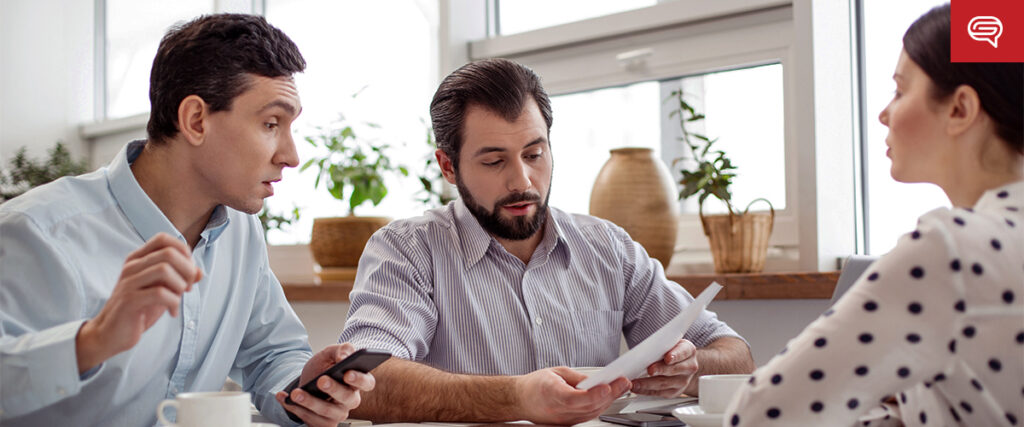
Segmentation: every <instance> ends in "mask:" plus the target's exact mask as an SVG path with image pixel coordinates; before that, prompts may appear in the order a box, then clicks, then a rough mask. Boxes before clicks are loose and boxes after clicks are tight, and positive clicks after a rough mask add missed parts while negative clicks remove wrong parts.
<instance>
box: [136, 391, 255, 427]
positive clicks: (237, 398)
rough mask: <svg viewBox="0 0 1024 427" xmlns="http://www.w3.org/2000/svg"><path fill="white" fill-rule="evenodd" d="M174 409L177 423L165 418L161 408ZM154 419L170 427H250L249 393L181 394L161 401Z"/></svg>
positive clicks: (212, 392) (213, 392)
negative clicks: (176, 414)
mask: <svg viewBox="0 0 1024 427" xmlns="http://www.w3.org/2000/svg"><path fill="white" fill-rule="evenodd" d="M169 406H170V407H174V408H175V409H176V410H177V412H178V416H177V420H178V422H177V423H172V422H171V421H170V420H168V419H167V418H164V409H165V408H167V407H169ZM156 417H157V418H159V419H160V422H161V423H164V424H166V425H168V426H172V427H178V426H180V427H249V426H250V425H251V420H252V415H251V414H250V413H249V393H243V392H238V391H211V392H197V393H180V394H178V395H177V396H175V398H174V399H167V400H164V401H163V402H160V405H159V406H157V408H156Z"/></svg>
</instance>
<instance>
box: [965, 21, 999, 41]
mask: <svg viewBox="0 0 1024 427" xmlns="http://www.w3.org/2000/svg"><path fill="white" fill-rule="evenodd" d="M967 34H968V35H970V36H971V38H972V39H975V40H977V41H984V42H989V43H990V44H991V45H992V47H995V48H998V47H999V36H1001V35H1003V21H1000V20H999V18H996V17H995V16H975V17H974V18H971V22H969V23H967Z"/></svg>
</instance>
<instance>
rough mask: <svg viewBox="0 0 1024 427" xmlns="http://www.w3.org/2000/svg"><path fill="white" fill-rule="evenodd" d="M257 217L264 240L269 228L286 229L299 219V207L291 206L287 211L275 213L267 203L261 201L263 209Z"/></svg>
mask: <svg viewBox="0 0 1024 427" xmlns="http://www.w3.org/2000/svg"><path fill="white" fill-rule="evenodd" d="M257 217H258V218H259V219H260V225H262V226H263V240H264V241H266V240H267V234H268V233H270V230H279V231H286V229H288V228H289V227H291V226H293V225H295V223H296V222H298V221H299V207H298V206H292V210H291V211H289V212H285V213H276V212H271V211H270V208H269V207H267V204H266V203H263V209H262V210H260V213H259V215H257Z"/></svg>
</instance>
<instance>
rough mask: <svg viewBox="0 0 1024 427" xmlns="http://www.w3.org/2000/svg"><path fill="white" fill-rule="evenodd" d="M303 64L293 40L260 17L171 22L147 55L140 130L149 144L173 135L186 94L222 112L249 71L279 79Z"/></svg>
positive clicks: (239, 90) (245, 83) (218, 16)
mask: <svg viewBox="0 0 1024 427" xmlns="http://www.w3.org/2000/svg"><path fill="white" fill-rule="evenodd" d="M305 68H306V60H305V59H303V58H302V54H301V53H299V48H298V47H296V46H295V43H294V42H292V40H291V39H289V38H288V36H286V35H285V34H284V33H283V32H282V31H281V30H279V29H277V28H275V27H274V26H272V25H270V24H269V23H267V21H266V20H265V19H263V17H261V16H254V15H242V14H228V13H224V14H216V15H207V16H202V17H199V18H197V19H195V20H193V21H191V22H188V23H185V24H183V25H180V26H176V27H174V28H172V29H171V30H170V31H169V32H168V33H167V34H166V35H165V36H164V38H163V40H161V41H160V47H159V48H158V49H157V52H156V58H154V59H153V70H152V72H151V73H150V76H149V102H150V115H149V124H148V125H146V132H147V133H148V134H149V139H150V140H151V141H154V142H160V141H164V140H166V139H168V138H171V137H173V136H174V135H176V134H177V133H178V131H179V129H178V107H179V105H181V101H182V100H184V99H185V97H187V96H189V95H198V96H199V97H200V98H202V99H203V101H205V102H206V103H207V104H209V106H210V109H211V111H214V112H216V111H225V110H229V109H230V108H231V102H232V101H233V100H234V99H235V97H236V96H238V95H240V94H242V92H245V91H246V90H247V89H248V88H249V86H250V85H251V84H252V81H251V78H250V77H249V75H250V74H255V75H259V76H264V77H281V76H290V75H292V74H295V73H298V72H301V71H302V70H304V69H305Z"/></svg>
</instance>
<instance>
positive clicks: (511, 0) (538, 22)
mask: <svg viewBox="0 0 1024 427" xmlns="http://www.w3.org/2000/svg"><path fill="white" fill-rule="evenodd" d="M657 3H658V1H657V0H560V1H547V0H506V1H499V2H498V20H499V27H498V33H499V34H502V35H507V34H516V33H522V32H525V31H530V30H536V29H538V28H544V27H550V26H554V25H558V24H564V23H566V22H574V21H579V20H583V19H587V18H594V17H597V16H604V15H610V14H612V13H616V12H623V11H626V10H632V9H639V8H641V7H646V6H651V5H654V4H657Z"/></svg>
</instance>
